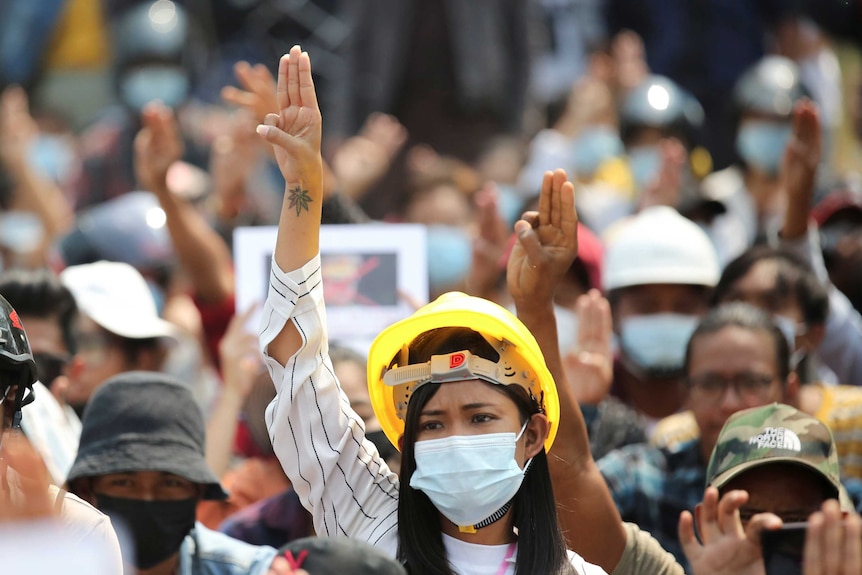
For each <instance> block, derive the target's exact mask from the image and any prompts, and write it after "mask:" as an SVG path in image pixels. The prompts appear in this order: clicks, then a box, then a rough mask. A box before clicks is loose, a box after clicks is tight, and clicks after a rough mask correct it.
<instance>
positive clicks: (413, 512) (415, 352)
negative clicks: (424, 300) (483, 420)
mask: <svg viewBox="0 0 862 575" xmlns="http://www.w3.org/2000/svg"><path fill="white" fill-rule="evenodd" d="M409 349H410V355H409V362H410V363H411V364H413V363H424V362H426V361H429V360H430V358H431V356H432V355H442V354H446V353H452V352H456V351H464V350H467V351H469V352H470V353H472V354H474V355H477V356H479V357H483V358H485V359H488V360H491V361H495V362H496V361H498V360H499V354H498V353H497V351H496V350H495V349H494V348H493V347H492V346H491V344H489V343H488V342H487V341H486V340H485V339H484V338H483V337H482V336H481V335H480V334H479V333H478V332H476V331H473V330H471V329H469V328H439V329H435V330H431V331H429V332H425V333H423V334H421V335H420V336H419V337H417V338H416V339H415V340H414V341H413V342H412V343H411V344H410V346H409ZM441 385H445V384H432V383H427V384H425V385H423V386H422V387H420V388H419V389H417V390H416V392H415V393H414V394H413V395H412V397H411V398H410V402H409V404H408V406H407V414H406V416H405V427H404V441H403V445H402V454H401V456H402V459H401V486H400V491H399V503H398V559H399V560H400V561H402V562H403V563H405V564H406V565H407V568H408V570H409V571H410V573H411V575H453V572H452V569H451V566H450V564H449V561H448V559H447V557H446V548H445V547H444V545H443V535H442V530H441V527H440V512H439V511H438V510H437V508H436V507H434V504H433V503H431V500H430V499H429V498H428V496H427V495H425V494H424V493H423V492H421V491H419V490H416V489H413V488H412V487H410V479H411V478H412V477H413V472H414V471H416V457H415V454H414V445H415V443H416V437H417V435H418V433H419V416H420V414H421V413H422V408H423V407H424V406H425V405H426V404H427V403H428V401H430V400H431V398H432V397H434V395H435V394H436V393H437V391H438V390H439V389H440V386H441ZM487 385H488V386H489V387H490V388H491V389H493V390H494V391H496V392H498V393H502V394H504V395H505V396H506V397H508V398H510V399H511V400H512V401H513V402H514V403H515V405H516V406H517V407H518V411H519V413H520V416H521V420H522V423H523V422H525V421H527V420H528V419H529V418H530V417H531V416H532V415H534V414H536V413H539V412H540V406H539V405H538V404H537V403H536V401H535V400H533V399H532V398H530V396H529V394H528V393H527V391H526V390H525V389H524V388H522V387H520V386H518V385H510V386H505V385H494V384H491V383H488V384H487ZM512 514H513V524H514V527H515V529H517V534H518V559H517V563H516V566H515V575H528V574H529V575H532V574H534V573H551V574H563V573H574V568H573V567H572V566H571V564H570V563H569V560H568V556H567V552H566V544H565V540H564V539H563V535H562V532H561V531H560V526H559V523H558V522H557V509H556V503H555V499H554V492H553V489H552V487H551V476H550V473H549V471H548V459H547V454H546V453H545V450H544V449H542V451H540V452H539V453H538V454H537V455H536V456H535V457H534V458H533V461H532V463H531V464H530V468H529V471H528V472H527V473H526V475H525V476H524V482H523V483H522V484H521V488H520V489H519V490H518V493H517V494H516V495H515V498H514V501H513V504H512Z"/></svg>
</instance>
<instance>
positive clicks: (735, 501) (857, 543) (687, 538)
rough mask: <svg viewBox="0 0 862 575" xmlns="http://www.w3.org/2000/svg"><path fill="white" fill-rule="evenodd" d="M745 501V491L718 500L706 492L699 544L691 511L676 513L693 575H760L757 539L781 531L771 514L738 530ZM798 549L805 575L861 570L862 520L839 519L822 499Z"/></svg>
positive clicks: (841, 516) (832, 501)
mask: <svg viewBox="0 0 862 575" xmlns="http://www.w3.org/2000/svg"><path fill="white" fill-rule="evenodd" d="M747 501H748V493H747V492H745V491H742V490H734V491H730V492H728V493H725V494H724V496H722V497H721V499H720V500H719V495H718V490H717V489H715V488H714V487H709V488H707V490H706V493H705V494H704V499H703V503H702V504H701V506H700V507H699V510H698V511H697V512H698V514H699V518H698V527H699V528H698V531H699V533H700V536H701V540H702V542H698V540H697V539H696V537H695V534H694V518H693V517H692V515H691V513H689V512H687V511H686V512H683V513H682V514H681V515H680V520H679V538H680V543H682V546H683V550H684V551H685V555H686V557H687V558H688V560H689V562H690V563H691V567H692V574H693V575H765V565H764V562H763V553H762V545H761V535H762V533H763V531H764V530H767V529H778V528H780V527H781V526H782V521H781V519H780V518H779V517H778V516H777V515H773V514H772V513H759V514H757V515H754V516H753V517H752V518H751V519H750V520H749V522H748V524H747V525H745V526H743V524H742V521H741V520H740V515H739V509H740V507H742V506H743V505H744V504H745V503H746V502H747ZM802 551H803V554H802V560H803V570H802V572H803V574H804V575H850V574H851V573H852V574H854V575H856V574H858V573H860V572H862V519H860V517H859V515H858V514H856V513H849V514H847V515H846V516H844V514H843V513H842V512H841V509H840V506H839V504H838V501H837V500H835V499H830V500H827V501H825V502H824V503H823V505H822V507H821V510H820V511H818V512H816V513H813V514H812V515H811V516H810V517H809V518H808V525H807V533H806V537H805V547H804V549H803V550H802Z"/></svg>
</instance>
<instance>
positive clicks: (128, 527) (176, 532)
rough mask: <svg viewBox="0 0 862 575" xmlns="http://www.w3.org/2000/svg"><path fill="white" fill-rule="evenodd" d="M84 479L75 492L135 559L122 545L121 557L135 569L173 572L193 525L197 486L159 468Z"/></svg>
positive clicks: (198, 494)
mask: <svg viewBox="0 0 862 575" xmlns="http://www.w3.org/2000/svg"><path fill="white" fill-rule="evenodd" d="M87 481H88V482H89V484H88V486H87V488H85V489H83V490H79V493H81V495H82V496H83V497H84V498H85V499H87V500H89V501H90V503H92V504H93V505H94V506H96V507H97V508H98V509H99V510H100V511H102V512H104V513H105V514H107V515H108V516H109V517H110V518H111V520H112V522H114V524H115V525H119V526H120V529H121V530H123V531H122V533H125V534H127V535H128V537H129V540H130V542H131V543H133V544H134V560H132V555H131V553H132V551H131V550H126V549H124V550H123V559H124V561H125V562H127V563H131V564H133V565H135V566H136V567H137V570H138V573H141V572H142V571H144V572H146V573H148V574H153V575H162V574H168V573H174V572H175V570H176V564H177V562H178V553H179V550H180V546H181V545H182V542H183V540H184V539H185V536H186V535H187V534H188V533H189V532H190V531H191V530H192V528H193V527H194V523H195V509H196V506H197V502H198V501H199V500H200V498H201V493H202V487H201V486H200V485H198V484H197V483H194V482H192V481H189V480H188V479H186V478H184V477H181V476H179V475H175V474H173V473H168V472H164V471H130V472H126V473H110V474H107V475H100V476H97V477H91V478H89V479H87ZM121 541H123V540H121Z"/></svg>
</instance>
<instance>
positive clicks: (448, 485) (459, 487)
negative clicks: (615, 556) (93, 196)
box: [258, 46, 603, 574]
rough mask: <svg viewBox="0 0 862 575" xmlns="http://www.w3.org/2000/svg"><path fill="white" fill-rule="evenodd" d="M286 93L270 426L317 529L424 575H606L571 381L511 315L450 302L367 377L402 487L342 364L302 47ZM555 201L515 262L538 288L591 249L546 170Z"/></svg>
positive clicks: (411, 326)
mask: <svg viewBox="0 0 862 575" xmlns="http://www.w3.org/2000/svg"><path fill="white" fill-rule="evenodd" d="M278 98H279V105H280V107H281V110H280V112H279V114H269V115H268V116H267V117H266V120H265V122H264V124H263V125H261V126H259V127H258V132H259V133H260V134H261V136H262V137H263V138H264V139H265V140H266V141H267V142H269V143H271V144H273V149H274V151H275V154H276V157H277V159H278V163H279V167H280V169H281V172H282V175H283V176H284V178H285V182H286V187H285V200H284V205H283V209H282V213H281V219H280V224H279V236H278V240H277V243H276V246H275V250H274V254H273V265H272V272H271V276H270V289H269V294H268V297H267V301H266V304H265V306H264V310H263V314H262V322H261V334H260V339H261V348H262V351H263V352H264V353H265V356H266V364H267V367H268V369H269V372H270V375H271V376H272V379H273V382H274V384H275V386H276V391H277V395H276V398H275V400H274V401H273V402H272V403H271V404H270V406H269V408H268V410H267V424H268V427H269V432H270V437H271V438H272V440H273V447H274V449H275V452H276V454H277V455H278V457H279V459H280V461H281V463H282V465H283V467H284V470H285V473H287V474H288V476H289V477H290V479H291V482H292V484H293V486H294V488H295V489H296V490H297V493H298V494H299V495H300V499H301V500H302V501H303V504H305V505H306V506H307V507H308V508H309V510H310V511H311V512H312V514H313V517H314V525H315V530H316V531H317V533H318V534H319V535H320V536H327V537H332V536H338V535H347V536H349V537H353V538H358V539H361V540H364V541H366V542H368V543H370V544H372V545H374V546H375V547H378V548H379V549H381V551H383V552H384V553H386V554H387V555H388V556H389V557H397V559H398V560H399V561H400V562H402V563H405V564H406V566H407V568H408V569H409V570H410V572H411V573H417V574H418V573H427V572H443V573H446V572H449V573H465V574H469V573H480V572H487V571H496V572H499V573H506V574H511V573H515V572H517V573H552V572H553V573H556V572H575V573H582V574H587V573H602V572H603V571H602V569H601V568H599V567H596V566H593V565H590V564H588V563H586V562H585V561H584V560H583V559H582V558H581V557H580V556H578V555H576V554H574V553H571V552H568V551H567V550H566V546H565V543H564V540H563V536H562V533H561V531H560V528H559V524H558V522H557V515H556V504H555V500H554V498H553V492H552V489H551V484H550V475H549V472H548V467H547V465H548V463H547V462H548V457H547V454H546V450H547V449H548V448H549V447H551V445H553V440H554V436H555V434H556V430H557V427H558V425H559V422H560V414H559V400H558V396H557V391H556V387H555V384H554V381H553V378H552V377H551V375H550V372H549V371H548V368H547V366H546V365H545V363H544V360H543V358H542V355H541V351H540V350H539V347H538V344H537V343H536V340H535V338H533V336H532V335H531V334H530V332H529V331H528V330H527V329H526V328H525V327H524V325H523V324H522V323H521V322H519V321H518V319H517V318H515V317H514V316H513V315H512V314H511V313H509V312H508V311H506V310H505V309H504V308H502V307H500V306H498V305H496V304H493V303H492V302H489V301H487V300H483V299H480V298H475V297H471V296H466V295H464V294H458V293H450V294H445V295H443V296H441V297H440V298H439V299H438V300H436V301H435V302H432V303H430V304H428V305H426V306H424V307H422V308H420V309H419V310H418V311H417V312H416V313H415V314H413V315H412V316H410V317H409V318H407V319H405V320H402V321H401V322H398V323H396V324H393V325H392V326H390V327H389V328H387V329H386V330H384V331H383V332H382V333H381V334H380V335H379V336H378V337H377V338H376V339H375V341H374V342H373V343H372V346H371V349H370V351H369V360H368V365H367V374H368V380H369V392H370V395H371V402H372V406H373V407H374V411H375V414H376V415H377V418H378V420H379V422H380V425H381V428H382V429H383V431H384V432H385V433H386V435H387V437H388V438H389V440H390V442H392V443H393V444H394V445H396V446H398V447H399V448H400V450H401V453H402V462H401V474H400V478H399V477H398V476H397V475H396V474H394V473H392V472H391V470H389V468H388V467H387V465H386V464H385V462H384V461H383V460H382V458H381V457H380V456H379V454H378V452H377V449H376V448H375V447H374V445H373V444H372V443H371V442H370V441H369V440H368V439H366V438H365V429H364V425H363V424H362V423H361V420H360V419H359V418H358V416H357V415H356V414H355V413H354V412H353V410H352V409H351V408H350V405H349V402H348V401H347V399H346V396H345V395H344V393H343V392H342V391H341V389H340V387H339V385H338V380H337V378H336V377H335V376H334V373H333V370H332V365H331V362H330V360H329V358H328V344H327V340H326V330H325V311H324V305H323V304H324V302H323V297H322V294H323V290H322V286H321V279H320V259H319V232H320V203H321V197H322V183H321V182H322V159H321V155H320V137H321V118H320V112H319V108H318V106H317V99H316V96H315V92H314V84H313V82H312V77H311V64H310V60H309V57H308V54H307V53H303V52H302V51H301V50H300V48H299V47H298V46H295V47H293V48H292V49H291V51H290V54H289V55H286V56H284V57H283V58H282V59H281V61H280V64H279V78H278ZM540 206H541V208H540V210H539V216H538V218H537V220H538V221H537V222H536V224H537V228H536V230H535V231H534V230H533V228H532V226H531V225H530V224H529V223H528V222H519V223H518V225H517V227H516V229H517V230H518V231H519V236H521V240H522V242H527V243H528V244H529V248H530V250H531V251H530V252H529V253H530V256H529V257H527V256H526V254H525V252H524V248H523V247H518V248H515V250H514V252H513V255H512V258H511V259H510V267H514V268H515V269H517V270H519V274H518V280H519V282H520V283H519V282H516V283H515V287H516V288H518V289H521V290H526V291H529V290H530V289H531V288H532V287H541V284H542V282H544V281H546V280H547V279H548V278H547V277H544V278H542V277H539V272H540V270H539V267H540V266H539V264H540V263H542V264H544V263H545V262H546V261H547V260H550V259H553V258H556V259H557V260H562V261H563V263H564V267H563V269H565V268H567V267H568V266H569V265H571V260H572V259H573V258H574V254H575V246H576V243H575V227H576V225H575V217H574V215H575V212H574V190H573V187H572V185H571V183H569V182H566V178H565V174H564V173H563V172H562V171H560V172H558V173H556V174H555V175H553V176H552V175H551V174H548V176H546V178H545V182H544V186H543V195H542V199H541V200H540ZM564 222H565V223H564ZM519 245H520V244H519ZM531 262H532V263H531ZM542 267H544V266H542ZM283 270H290V271H288V272H285V271H283ZM529 270H533V271H532V275H531V272H530V271H529ZM520 295H522V297H523V293H521V294H520ZM551 305H552V304H551ZM438 382H439V383H438ZM528 526H529V527H528ZM516 529H517V534H516V531H515V530H516Z"/></svg>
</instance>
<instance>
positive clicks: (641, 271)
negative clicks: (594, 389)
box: [602, 206, 720, 424]
mask: <svg viewBox="0 0 862 575" xmlns="http://www.w3.org/2000/svg"><path fill="white" fill-rule="evenodd" d="M605 247H606V250H605V266H604V272H603V274H602V285H603V288H604V290H605V293H606V295H607V298H608V301H609V302H610V305H611V314H612V317H613V327H614V333H615V334H616V336H617V340H618V342H619V354H618V358H617V361H616V364H615V366H614V382H613V388H612V390H611V393H613V394H614V395H616V396H618V397H619V398H621V399H622V400H623V401H625V402H626V403H628V404H630V405H631V406H633V407H634V408H635V409H636V410H638V411H639V412H641V413H643V414H644V415H645V416H646V417H647V418H650V419H651V420H652V421H651V423H652V424H654V423H655V421H657V420H658V419H660V418H662V417H665V416H668V415H670V414H672V413H675V412H676V411H678V410H679V409H680V408H681V407H682V404H683V399H684V397H685V393H684V391H685V389H684V386H683V382H682V378H681V376H682V373H683V372H682V368H683V360H684V357H685V348H686V344H687V342H688V339H689V337H690V336H691V334H692V332H693V331H694V328H695V327H696V325H697V321H698V318H699V317H700V316H701V315H702V314H703V313H705V312H706V310H707V309H708V307H709V298H710V294H711V290H712V288H713V287H714V286H715V284H716V282H717V281H718V278H719V274H720V270H719V266H718V259H717V258H716V254H715V250H714V249H713V246H712V244H711V243H710V241H709V238H708V237H707V236H706V234H705V233H704V232H703V231H702V230H701V229H700V228H698V227H697V225H695V224H694V223H692V222H691V221H689V220H687V219H686V218H684V217H682V216H681V215H679V213H677V212H676V211H675V210H674V209H673V208H669V207H666V206H654V207H651V208H647V209H645V210H643V211H641V212H640V213H639V214H638V215H637V216H634V217H632V218H631V219H629V220H625V221H623V222H620V223H619V224H618V227H617V229H616V230H613V231H610V232H609V237H608V238H607V242H606V246H605Z"/></svg>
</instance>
